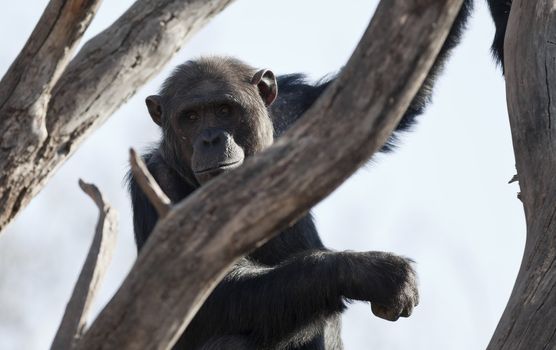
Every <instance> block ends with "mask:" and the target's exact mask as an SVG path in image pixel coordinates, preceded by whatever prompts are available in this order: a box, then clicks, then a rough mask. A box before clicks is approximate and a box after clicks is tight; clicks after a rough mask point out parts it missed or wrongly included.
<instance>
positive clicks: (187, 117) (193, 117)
mask: <svg viewBox="0 0 556 350" xmlns="http://www.w3.org/2000/svg"><path fill="white" fill-rule="evenodd" d="M183 118H184V119H185V120H189V121H195V120H197V119H199V115H198V114H197V113H196V112H193V111H188V112H184V113H183Z"/></svg>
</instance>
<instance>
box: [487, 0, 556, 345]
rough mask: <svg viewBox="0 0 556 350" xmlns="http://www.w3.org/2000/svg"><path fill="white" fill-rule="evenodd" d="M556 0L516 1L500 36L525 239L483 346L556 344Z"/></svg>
mask: <svg viewBox="0 0 556 350" xmlns="http://www.w3.org/2000/svg"><path fill="white" fill-rule="evenodd" d="M555 11H556V2H555V1H554V0H535V1H532V0H529V1H527V0H514V1H513V3H512V9H511V14H510V20H509V23H508V31H507V33H506V43H505V48H504V50H505V62H504V66H505V74H506V90H507V100H508V110H509V115H510V124H511V129H512V139H513V145H514V153H515V158H516V166H517V171H518V178H519V184H520V187H521V194H520V196H519V197H520V199H521V200H522V202H523V206H524V209H525V218H526V222H527V240H526V245H525V252H524V257H523V261H522V264H521V268H520V271H519V274H518V277H517V281H516V284H515V286H514V289H513V291H512V295H511V297H510V301H509V303H508V305H507V307H506V310H505V311H504V314H503V315H502V319H501V321H500V323H499V324H498V327H497V328H496V332H495V334H494V336H493V338H492V340H491V342H490V344H489V347H488V348H489V349H555V348H556V288H555V287H556V12H555Z"/></svg>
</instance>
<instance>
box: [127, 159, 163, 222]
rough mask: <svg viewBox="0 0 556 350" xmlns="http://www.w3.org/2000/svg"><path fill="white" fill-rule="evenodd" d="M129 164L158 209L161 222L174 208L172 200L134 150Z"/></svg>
mask: <svg viewBox="0 0 556 350" xmlns="http://www.w3.org/2000/svg"><path fill="white" fill-rule="evenodd" d="M129 162H130V163H131V172H132V173H133V178H134V179H135V181H137V184H138V185H139V187H140V188H141V190H143V193H145V195H146V196H147V198H148V199H149V201H150V202H151V204H152V205H153V206H154V208H155V209H156V212H157V213H158V217H159V220H160V219H162V218H164V217H165V216H166V215H167V214H168V212H169V211H170V209H171V208H172V202H171V201H170V198H168V196H166V193H164V191H163V190H162V188H160V186H159V185H158V183H157V182H156V180H155V179H154V177H153V176H152V175H151V173H150V171H149V169H147V166H146V165H145V162H143V160H142V159H141V158H140V157H139V156H137V152H135V150H134V149H133V148H131V149H130V150H129Z"/></svg>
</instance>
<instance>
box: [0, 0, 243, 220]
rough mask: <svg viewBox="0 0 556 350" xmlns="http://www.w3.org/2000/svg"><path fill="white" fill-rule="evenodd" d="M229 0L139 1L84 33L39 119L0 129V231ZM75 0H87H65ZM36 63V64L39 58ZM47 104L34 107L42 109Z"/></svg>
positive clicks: (0, 117) (5, 116)
mask: <svg viewBox="0 0 556 350" xmlns="http://www.w3.org/2000/svg"><path fill="white" fill-rule="evenodd" d="M231 1H232V0H159V1H151V0H138V1H137V2H136V3H135V4H134V5H133V6H132V7H131V8H130V9H129V10H128V11H127V12H126V13H125V14H124V15H122V16H121V17H120V18H119V19H118V20H117V21H116V22H114V24H112V25H111V26H110V27H109V28H108V29H106V30H105V31H103V32H102V33H100V34H99V35H97V36H96V37H94V38H93V39H91V40H90V41H89V42H88V43H87V44H86V45H85V46H84V47H83V48H82V49H81V50H80V52H79V53H78V54H77V56H76V57H75V58H74V59H73V60H72V61H71V63H70V64H69V65H68V67H67V69H66V70H65V71H64V73H63V74H62V75H61V77H60V79H59V80H58V82H57V83H56V85H55V86H54V88H53V89H52V98H51V100H50V103H49V104H48V110H47V111H46V112H45V113H46V120H44V115H43V116H42V118H38V119H37V118H35V119H33V120H34V121H36V122H33V123H31V124H29V123H28V124H27V125H29V126H28V127H27V128H24V129H20V128H16V129H14V130H11V129H10V130H8V129H5V128H2V129H0V130H3V134H2V135H1V136H0V138H1V139H0V208H2V211H1V212H0V230H2V229H3V228H4V227H5V226H6V225H7V224H8V223H9V222H10V221H11V220H12V219H13V218H14V216H15V215H16V214H17V213H18V212H19V211H20V210H21V209H22V208H23V207H24V206H25V205H26V204H27V203H28V202H29V201H30V199H31V198H33V196H34V195H35V194H36V193H37V192H38V191H39V190H40V189H41V188H42V186H43V185H44V183H45V182H46V181H47V180H48V178H49V177H50V176H51V175H52V173H53V172H54V171H55V170H56V169H57V167H58V166H60V165H61V163H62V162H64V161H65V160H66V159H67V157H68V156H69V155H71V154H72V153H73V152H74V151H75V149H76V148H77V146H78V145H79V144H80V143H81V141H83V139H84V138H85V137H87V136H88V135H89V134H90V133H91V132H92V131H93V130H95V129H96V127H98V126H99V125H100V124H101V123H102V122H103V121H104V120H106V119H107V118H108V117H109V116H110V115H111V114H112V113H113V112H114V111H115V110H116V109H117V108H118V107H119V106H120V105H121V104H122V103H124V102H125V101H126V100H127V99H129V98H130V97H131V96H133V94H134V93H135V91H136V90H137V89H138V88H139V87H140V86H142V85H143V84H144V83H145V82H146V81H147V80H148V79H150V78H151V77H152V76H153V75H154V74H156V73H157V72H158V71H159V70H160V69H161V68H162V67H163V66H164V65H165V64H166V62H168V60H169V59H170V58H171V57H172V56H173V55H174V53H176V52H177V51H178V50H179V49H180V48H181V45H183V43H184V41H185V40H186V39H188V38H189V37H190V36H191V35H192V34H193V33H195V32H196V31H197V30H198V29H199V28H200V27H201V26H202V25H203V24H205V23H206V22H207V21H208V20H209V19H210V18H212V17H213V16H214V15H215V14H217V13H219V12H220V11H221V10H222V9H224V8H225V7H226V6H227V5H228V4H229V3H231ZM58 2H59V1H58ZM66 2H69V1H66ZM79 2H84V3H89V2H92V0H90V1H84V0H82V1H77V0H74V1H72V2H71V3H79ZM45 16H46V15H45ZM35 60H36V58H35ZM36 62H38V64H40V60H36ZM18 67H19V66H18ZM16 68H17V67H16ZM14 69H15V68H14ZM17 69H18V70H19V71H21V70H23V73H21V72H20V73H18V74H23V75H26V76H27V75H29V74H28V73H27V68H26V67H25V66H23V67H19V68H17ZM29 76H30V77H32V75H29ZM8 80H9V79H8ZM9 81H11V80H9ZM2 84H4V82H2ZM6 84H7V85H8V87H7V88H4V87H0V91H4V90H6V91H11V90H12V89H10V88H9V86H10V84H13V83H6ZM25 84H26V85H25V86H23V87H22V88H27V89H32V88H33V86H34V85H37V86H40V84H36V82H35V81H33V80H32V79H29V80H28V81H26V83H25ZM46 102H47V101H43V102H42V104H41V105H40V107H41V108H43V109H44V108H45V106H44V104H45V103H46ZM41 113H42V114H44V113H43V112H42V111H41ZM0 122H1V123H6V125H14V128H15V126H17V125H19V124H18V122H19V119H17V117H16V116H15V115H14V114H13V113H12V112H10V113H2V114H0ZM4 130H8V131H9V132H5V131H4ZM28 134H32V135H35V136H32V135H31V136H29V135H28ZM29 137H34V139H33V140H31V141H30V143H29V142H28V143H21V142H22V140H26V139H27V138H29ZM15 141H18V142H15ZM28 144H31V146H28ZM21 145H23V146H21Z"/></svg>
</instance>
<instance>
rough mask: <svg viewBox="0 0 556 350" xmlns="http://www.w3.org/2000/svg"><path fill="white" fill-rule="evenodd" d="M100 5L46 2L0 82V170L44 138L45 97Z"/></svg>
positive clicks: (83, 0) (86, 0)
mask: <svg viewBox="0 0 556 350" xmlns="http://www.w3.org/2000/svg"><path fill="white" fill-rule="evenodd" d="M99 3H100V0H51V1H50V2H49V4H48V6H47V7H46V10H45V11H44V13H43V15H42V16H41V18H40V20H39V22H38V24H37V26H36V27H35V29H34V31H33V33H32V34H31V36H30V37H29V39H28V40H27V43H26V44H25V47H24V48H23V50H22V51H21V52H20V53H19V55H18V57H17V58H16V60H15V61H14V62H13V64H12V65H11V66H10V68H9V69H8V71H7V73H6V74H5V75H4V77H3V78H2V81H0V130H2V139H1V140H0V169H1V168H5V167H6V166H7V165H9V164H12V163H14V162H17V159H18V158H19V157H20V156H21V153H24V154H28V153H30V152H32V151H33V150H35V149H36V148H38V147H40V145H41V143H42V142H43V141H44V140H45V139H46V137H47V131H46V124H45V116H46V110H47V104H48V102H49V100H50V93H51V91H52V88H53V87H54V84H55V83H56V82H57V80H58V78H59V77H60V74H61V73H62V71H63V70H64V69H65V68H66V65H67V63H68V61H69V58H70V56H71V55H72V53H73V49H74V48H75V46H76V45H77V44H78V43H79V39H81V37H82V35H83V33H84V32H85V30H86V29H87V27H88V26H89V24H90V23H91V20H92V19H93V17H94V14H95V12H96V10H97V8H98V5H99Z"/></svg>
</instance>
